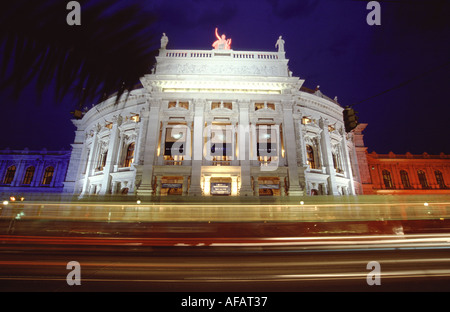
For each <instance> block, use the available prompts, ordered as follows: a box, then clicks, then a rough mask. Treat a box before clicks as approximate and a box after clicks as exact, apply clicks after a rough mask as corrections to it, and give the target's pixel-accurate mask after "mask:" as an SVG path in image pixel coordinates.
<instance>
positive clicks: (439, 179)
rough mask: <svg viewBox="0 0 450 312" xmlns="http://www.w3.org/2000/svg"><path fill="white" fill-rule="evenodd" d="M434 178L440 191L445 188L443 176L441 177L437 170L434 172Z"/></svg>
mask: <svg viewBox="0 0 450 312" xmlns="http://www.w3.org/2000/svg"><path fill="white" fill-rule="evenodd" d="M434 176H435V177H436V182H437V184H438V185H439V188H441V189H445V188H447V186H446V185H445V182H444V176H443V175H442V172H440V171H439V170H436V171H435V172H434Z"/></svg>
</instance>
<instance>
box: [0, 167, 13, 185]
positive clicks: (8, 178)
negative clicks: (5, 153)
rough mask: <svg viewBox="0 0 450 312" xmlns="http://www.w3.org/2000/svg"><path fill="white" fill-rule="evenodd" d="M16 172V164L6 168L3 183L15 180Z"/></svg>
mask: <svg viewBox="0 0 450 312" xmlns="http://www.w3.org/2000/svg"><path fill="white" fill-rule="evenodd" d="M15 174H16V166H11V167H9V168H8V169H7V170H6V174H5V178H4V179H3V184H11V182H12V181H13V180H14V175H15Z"/></svg>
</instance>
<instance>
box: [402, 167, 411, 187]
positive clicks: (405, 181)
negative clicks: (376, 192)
mask: <svg viewBox="0 0 450 312" xmlns="http://www.w3.org/2000/svg"><path fill="white" fill-rule="evenodd" d="M400 179H401V180H402V184H403V188H405V189H409V188H411V183H410V181H409V176H408V172H406V171H405V170H400Z"/></svg>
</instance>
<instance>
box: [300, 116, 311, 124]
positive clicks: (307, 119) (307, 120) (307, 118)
mask: <svg viewBox="0 0 450 312" xmlns="http://www.w3.org/2000/svg"><path fill="white" fill-rule="evenodd" d="M311 121H312V120H311V118H309V117H303V118H302V124H303V125H307V124H310V123H311Z"/></svg>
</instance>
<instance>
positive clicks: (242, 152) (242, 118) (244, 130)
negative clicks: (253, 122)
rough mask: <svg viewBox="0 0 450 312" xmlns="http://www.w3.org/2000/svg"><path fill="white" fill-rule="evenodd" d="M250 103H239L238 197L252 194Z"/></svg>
mask: <svg viewBox="0 0 450 312" xmlns="http://www.w3.org/2000/svg"><path fill="white" fill-rule="evenodd" d="M249 106H250V103H249V102H247V101H245V102H239V126H238V131H239V132H238V142H239V160H240V164H241V188H240V190H239V194H240V196H251V195H252V194H253V190H252V181H251V173H250V124H249V117H248V110H249Z"/></svg>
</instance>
